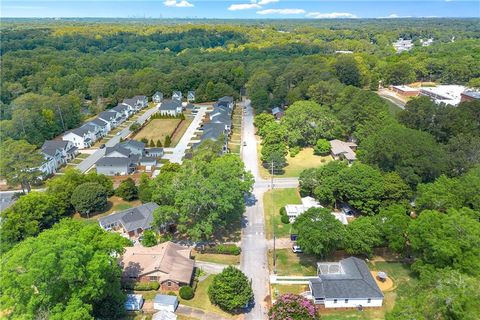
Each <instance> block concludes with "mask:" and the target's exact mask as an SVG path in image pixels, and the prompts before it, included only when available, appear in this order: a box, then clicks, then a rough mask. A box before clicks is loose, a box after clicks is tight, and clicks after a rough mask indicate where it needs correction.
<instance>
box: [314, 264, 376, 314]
mask: <svg viewBox="0 0 480 320" xmlns="http://www.w3.org/2000/svg"><path fill="white" fill-rule="evenodd" d="M317 273H318V278H314V279H310V280H309V287H310V297H311V299H312V300H313V302H314V303H315V304H319V305H323V306H324V307H325V308H368V307H381V306H382V305H383V293H382V291H381V290H380V288H379V287H378V285H377V282H376V281H375V279H374V278H373V276H372V274H371V272H370V270H369V269H368V266H367V264H366V263H365V261H363V260H361V259H358V258H355V257H349V258H346V259H342V260H340V261H339V262H319V263H318V264H317Z"/></svg>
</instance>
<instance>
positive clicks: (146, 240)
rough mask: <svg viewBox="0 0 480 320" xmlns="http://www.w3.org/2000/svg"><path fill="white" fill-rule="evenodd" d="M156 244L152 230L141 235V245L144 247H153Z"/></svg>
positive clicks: (155, 236) (155, 237)
mask: <svg viewBox="0 0 480 320" xmlns="http://www.w3.org/2000/svg"><path fill="white" fill-rule="evenodd" d="M156 244H157V235H156V234H155V231H153V230H145V232H144V233H143V239H142V245H143V246H144V247H153V246H154V245H156Z"/></svg>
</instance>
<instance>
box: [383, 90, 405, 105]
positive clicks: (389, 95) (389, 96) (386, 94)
mask: <svg viewBox="0 0 480 320" xmlns="http://www.w3.org/2000/svg"><path fill="white" fill-rule="evenodd" d="M378 95H379V96H380V97H382V98H384V99H386V100H388V101H390V102H392V103H393V104H395V105H396V106H397V107H399V108H400V109H405V103H406V102H405V101H403V100H402V99H401V98H400V97H399V96H398V95H396V94H395V93H394V92H392V91H390V90H388V89H380V90H379V91H378Z"/></svg>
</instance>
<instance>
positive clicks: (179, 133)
mask: <svg viewBox="0 0 480 320" xmlns="http://www.w3.org/2000/svg"><path fill="white" fill-rule="evenodd" d="M192 121H193V119H192V118H189V117H186V118H185V120H183V121H182V124H180V127H179V128H178V130H177V131H176V132H175V134H174V135H173V137H172V145H171V147H174V146H176V145H177V143H178V141H180V139H182V137H183V135H184V134H185V132H186V131H187V129H188V126H190V123H192ZM162 143H163V141H162Z"/></svg>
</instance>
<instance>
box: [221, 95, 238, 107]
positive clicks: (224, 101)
mask: <svg viewBox="0 0 480 320" xmlns="http://www.w3.org/2000/svg"><path fill="white" fill-rule="evenodd" d="M217 104H218V105H219V106H225V107H228V108H230V109H233V106H234V105H235V103H234V101H233V97H231V96H224V97H221V98H220V99H218V101H217Z"/></svg>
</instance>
